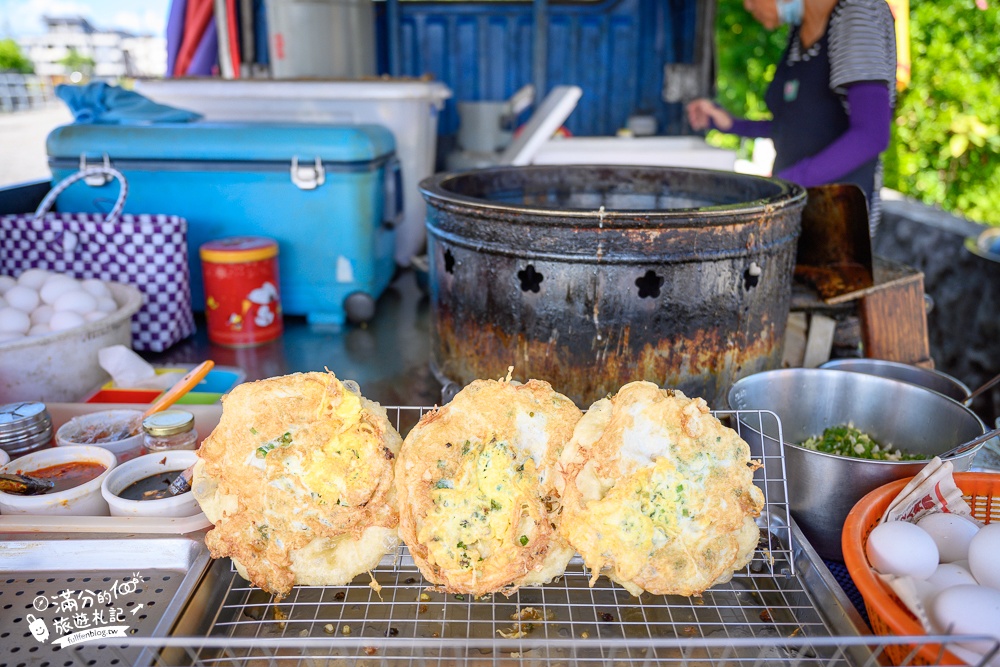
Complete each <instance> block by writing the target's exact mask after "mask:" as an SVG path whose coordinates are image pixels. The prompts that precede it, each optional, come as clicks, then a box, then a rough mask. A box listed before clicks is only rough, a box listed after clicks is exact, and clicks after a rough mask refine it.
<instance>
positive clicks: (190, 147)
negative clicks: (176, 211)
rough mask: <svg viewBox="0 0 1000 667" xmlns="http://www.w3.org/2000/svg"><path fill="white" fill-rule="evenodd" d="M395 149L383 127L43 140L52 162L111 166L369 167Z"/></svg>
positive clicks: (194, 127) (302, 126)
mask: <svg viewBox="0 0 1000 667" xmlns="http://www.w3.org/2000/svg"><path fill="white" fill-rule="evenodd" d="M395 148H396V142H395V139H394V138H393V135H392V132H390V131H389V130H388V129H387V128H385V127H382V126H381V125H317V124H306V123H249V122H228V123H225V122H215V123H209V122H196V123H152V124H149V125H107V124H90V123H74V124H71V125H63V126H60V127H57V128H55V129H54V130H52V132H50V133H49V136H48V139H47V140H46V150H47V151H48V155H49V157H51V158H72V159H79V157H80V156H81V155H87V156H100V155H101V154H107V155H108V157H109V158H111V159H114V160H199V161H200V160H204V161H211V162H274V161H288V160H290V159H291V158H292V157H299V158H308V159H309V160H312V159H313V158H314V157H319V158H321V159H322V160H323V161H324V162H368V161H371V160H378V159H381V158H384V157H385V156H387V155H391V154H392V153H393V152H395Z"/></svg>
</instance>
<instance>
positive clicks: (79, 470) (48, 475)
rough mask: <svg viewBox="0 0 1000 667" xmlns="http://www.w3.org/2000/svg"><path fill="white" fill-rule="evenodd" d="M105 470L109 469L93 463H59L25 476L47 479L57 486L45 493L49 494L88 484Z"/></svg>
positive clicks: (28, 472)
mask: <svg viewBox="0 0 1000 667" xmlns="http://www.w3.org/2000/svg"><path fill="white" fill-rule="evenodd" d="M105 470H107V468H106V467H105V466H104V465H102V464H100V463H94V462H93V461H71V462H69V463H59V464H57V465H54V466H49V467H48V468H40V469H38V470H31V471H25V472H24V474H25V475H28V476H29V477H37V478H39V479H47V480H49V481H51V482H52V483H53V484H55V486H53V487H52V488H51V489H49V490H48V491H46V492H45V493H46V494H49V493H58V492H59V491H65V490H66V489H72V488H73V487H75V486H80V485H81V484H86V483H87V482H89V481H90V480H92V479H96V478H98V477H100V476H101V474H103V473H104V471H105Z"/></svg>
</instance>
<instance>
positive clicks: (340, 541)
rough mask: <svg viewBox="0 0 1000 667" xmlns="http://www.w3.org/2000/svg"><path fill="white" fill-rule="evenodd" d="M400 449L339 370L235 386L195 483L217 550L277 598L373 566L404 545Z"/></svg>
mask: <svg viewBox="0 0 1000 667" xmlns="http://www.w3.org/2000/svg"><path fill="white" fill-rule="evenodd" d="M400 445H401V438H400V437H399V434H398V433H397V432H396V430H395V429H394V428H393V427H392V425H391V424H390V423H389V420H388V419H387V418H386V414H385V410H384V409H383V408H382V407H381V406H379V405H378V404H377V403H373V402H372V401H369V400H368V399H366V398H364V397H362V396H361V393H360V390H359V389H358V388H357V385H355V384H354V383H353V382H344V383H342V382H341V381H340V380H338V379H337V378H336V377H335V376H334V375H333V374H332V373H296V374H293V375H286V376H283V377H275V378H270V379H267V380H261V381H259V382H248V383H245V384H241V385H238V386H237V387H235V388H234V389H233V390H232V391H231V392H230V393H229V394H228V395H227V396H225V397H224V398H223V404H222V418H221V420H220V421H219V425H218V426H217V427H216V429H215V430H214V431H213V432H212V434H211V435H210V436H209V437H208V438H206V439H205V442H204V443H203V444H202V446H201V449H200V450H199V452H198V457H199V461H198V463H197V464H196V466H195V471H194V477H193V480H192V492H193V493H194V494H195V498H196V499H197V500H198V503H199V504H200V505H201V508H202V510H204V512H205V514H206V516H207V517H208V518H209V519H210V520H211V521H212V523H214V524H215V527H214V528H213V529H212V530H210V531H209V532H208V534H207V535H206V537H205V543H206V544H207V545H208V547H209V549H210V551H211V553H212V556H213V557H215V558H221V557H225V556H229V557H232V559H233V561H234V562H235V563H236V565H237V568H238V569H239V571H240V573H241V574H242V575H243V576H244V577H246V578H248V579H249V580H250V581H251V582H253V583H254V584H256V585H257V586H259V587H261V588H263V589H264V590H266V591H268V592H271V593H275V594H277V595H278V596H284V595H287V594H288V592H289V591H290V590H291V588H292V586H293V585H294V584H309V585H329V586H333V585H341V584H345V583H347V582H349V581H350V580H351V579H353V578H354V576H355V575H357V574H359V573H361V572H365V571H366V570H370V569H372V568H373V567H375V566H376V565H377V564H378V562H379V560H380V559H381V557H382V556H383V554H385V553H386V552H387V551H393V550H394V549H395V548H396V545H397V544H398V538H397V534H396V526H397V523H398V520H399V516H398V513H397V510H396V501H395V492H394V490H393V484H392V482H393V463H394V459H395V457H396V455H397V454H398V453H399V447H400Z"/></svg>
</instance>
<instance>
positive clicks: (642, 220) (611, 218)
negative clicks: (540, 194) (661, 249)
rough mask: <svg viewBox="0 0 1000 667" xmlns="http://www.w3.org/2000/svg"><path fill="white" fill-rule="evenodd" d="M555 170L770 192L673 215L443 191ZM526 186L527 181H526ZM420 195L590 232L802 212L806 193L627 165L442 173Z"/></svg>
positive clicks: (760, 179) (750, 177)
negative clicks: (673, 177)
mask: <svg viewBox="0 0 1000 667" xmlns="http://www.w3.org/2000/svg"><path fill="white" fill-rule="evenodd" d="M556 169H558V171H559V173H568V172H574V171H587V170H589V171H593V170H595V169H600V170H611V171H619V172H627V171H635V170H639V171H642V172H644V173H650V172H662V173H663V174H686V175H689V176H697V175H699V174H704V175H713V176H714V177H720V175H721V177H723V178H728V179H732V180H734V181H736V180H739V181H744V182H756V183H759V184H762V185H767V186H770V187H773V188H775V189H776V190H775V193H774V194H773V195H770V196H767V197H762V198H758V199H754V200H749V201H741V202H738V203H733V204H717V205H712V206H703V207H688V208H672V209H627V210H624V209H605V208H604V207H599V208H597V209H567V208H562V207H555V206H554V207H551V208H548V207H540V206H525V205H519V204H512V203H507V202H504V203H497V202H492V201H489V200H487V199H483V198H480V197H470V196H467V195H463V194H459V193H456V192H453V191H451V190H449V189H447V188H446V185H447V184H448V183H452V182H455V181H457V180H458V179H464V178H471V177H483V178H486V177H491V176H496V175H502V174H511V173H521V174H530V173H532V172H540V173H544V172H552V171H555V170H556ZM526 181H527V177H526ZM419 189H420V192H421V194H422V195H423V196H424V198H425V199H426V200H427V201H428V203H433V204H434V205H435V206H437V207H439V208H449V207H451V206H458V207H461V208H462V209H463V210H465V209H467V207H474V208H477V209H480V210H483V211H489V212H490V215H491V216H493V217H495V216H496V215H497V214H498V213H500V214H502V213H503V212H511V211H513V212H516V214H517V215H518V216H519V217H525V216H528V217H532V218H535V217H537V218H539V219H541V220H544V222H546V223H547V224H552V225H565V226H579V225H580V224H581V222H586V221H592V222H593V224H594V226H602V227H603V226H606V227H612V228H613V227H615V226H618V225H620V224H622V223H626V222H627V223H628V226H629V227H645V226H650V227H653V226H655V227H662V226H663V225H664V223H669V222H670V221H671V220H673V219H677V223H678V225H679V226H703V225H704V224H705V223H707V222H711V223H713V224H718V223H717V221H715V220H713V218H716V217H720V218H721V217H731V216H732V215H733V213H734V212H739V213H741V214H747V215H753V214H755V213H768V214H774V213H775V212H777V211H780V210H782V209H785V208H789V207H796V206H801V205H802V204H804V202H805V198H806V191H805V189H804V188H802V187H801V186H799V185H797V184H795V183H792V182H790V181H785V180H782V179H778V178H768V177H764V176H757V175H755V174H741V173H736V172H728V171H720V170H714V169H695V168H689V167H656V166H629V165H559V166H558V167H556V166H554V165H532V166H524V167H510V166H503V167H487V168H484V169H471V170H468V171H461V172H442V173H438V174H434V175H432V176H429V177H427V178H425V179H424V180H422V181H421V182H420V184H419ZM692 212H697V213H698V222H697V223H695V224H692V220H691V214H692Z"/></svg>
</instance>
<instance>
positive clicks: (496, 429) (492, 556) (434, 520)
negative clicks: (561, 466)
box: [396, 380, 581, 595]
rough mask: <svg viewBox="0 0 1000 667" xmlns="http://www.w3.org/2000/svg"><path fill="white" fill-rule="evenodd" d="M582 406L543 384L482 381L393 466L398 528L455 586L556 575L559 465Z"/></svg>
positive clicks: (563, 548) (511, 585)
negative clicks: (560, 457) (557, 480)
mask: <svg viewBox="0 0 1000 667" xmlns="http://www.w3.org/2000/svg"><path fill="white" fill-rule="evenodd" d="M580 414H581V413H580V410H579V408H577V407H576V405H574V404H573V402H572V401H571V400H569V399H568V398H566V397H565V396H563V395H562V394H559V393H557V392H555V391H554V390H553V389H552V387H551V386H550V385H549V384H548V383H547V382H541V381H538V380H529V381H528V382H527V383H526V384H519V383H516V382H505V381H494V380H476V381H475V382H473V383H471V384H470V385H468V386H467V387H465V388H464V389H462V391H460V392H459V393H458V394H457V395H456V396H455V398H454V399H452V401H451V402H450V403H449V404H447V405H445V406H444V407H442V408H439V409H437V410H434V411H433V412H429V413H427V414H425V415H424V416H423V417H422V418H421V419H420V422H419V423H418V424H417V425H416V426H415V427H414V428H413V430H412V431H410V433H409V435H407V436H406V440H405V441H404V442H403V448H402V450H401V451H400V454H399V460H398V462H397V463H396V489H397V493H398V496H399V507H400V517H399V533H400V537H401V538H402V539H403V541H404V542H405V543H406V545H407V546H408V547H409V549H410V553H411V554H412V555H413V559H414V561H415V562H416V564H417V567H419V568H420V571H421V573H423V575H424V578H425V579H427V580H428V581H429V582H431V583H433V584H437V585H438V586H439V588H440V589H441V590H444V591H448V592H451V593H467V594H472V595H484V594H487V593H494V592H503V593H506V594H510V593H512V592H513V591H514V590H516V589H517V588H518V587H519V586H530V585H539V584H543V583H546V582H549V581H551V580H552V579H553V577H556V576H559V575H561V574H562V573H563V571H564V570H565V568H566V563H568V562H569V559H570V558H571V557H572V556H573V550H572V549H571V548H570V546H569V545H568V544H567V543H566V541H565V540H564V539H563V538H562V537H561V536H560V535H559V533H558V531H557V530H556V525H557V523H558V521H559V498H558V494H557V493H556V490H555V480H556V478H557V472H556V462H557V460H558V458H559V455H560V453H561V451H562V447H563V445H564V444H565V443H566V442H567V441H568V440H569V438H570V436H571V435H572V433H573V427H574V426H575V425H576V422H577V420H579V418H580Z"/></svg>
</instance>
